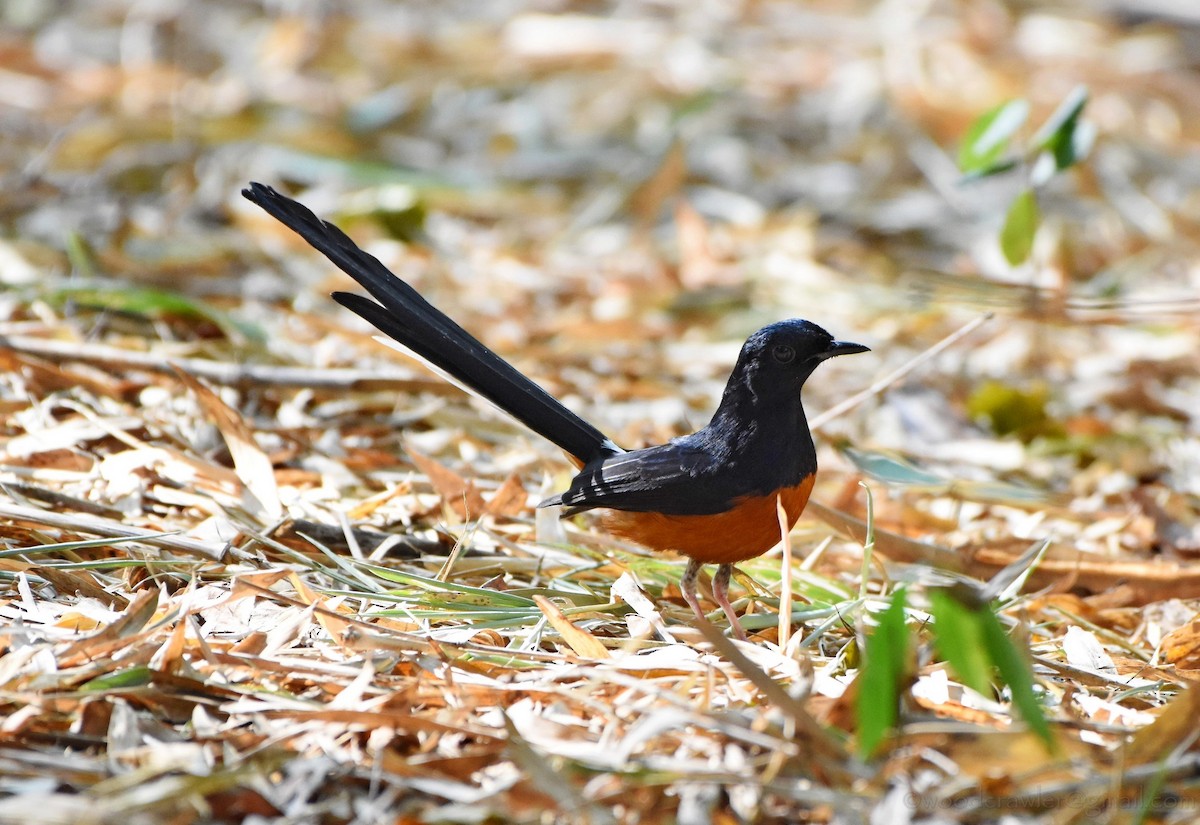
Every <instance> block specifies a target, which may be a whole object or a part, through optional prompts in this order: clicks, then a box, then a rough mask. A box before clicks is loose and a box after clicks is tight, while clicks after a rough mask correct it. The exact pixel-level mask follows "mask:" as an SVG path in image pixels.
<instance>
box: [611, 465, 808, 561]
mask: <svg viewBox="0 0 1200 825" xmlns="http://www.w3.org/2000/svg"><path fill="white" fill-rule="evenodd" d="M812 487H813V476H811V475H810V476H807V477H806V478H805V479H804V480H803V481H801V482H800V483H799V484H797V485H796V486H795V487H785V488H784V489H783V490H781V491H780V492H779V493H778V494H777V495H778V497H780V498H782V499H783V509H784V510H785V511H786V512H787V523H788V529H791V527H792V525H793V524H795V523H796V519H798V518H800V513H801V512H803V510H804V505H805V504H807V503H808V495H809V493H811V492H812ZM776 497H777V496H776V494H772V495H766V496H746V497H744V498H741V499H738V501H737V503H736V504H735V505H734V506H733V507H732V508H731V509H729V510H727V511H725V512H724V513H715V514H713V515H707V516H664V515H662V514H661V513H629V512H625V511H622V510H605V511H604V515H603V520H602V523H603V524H604V527H605V529H606V530H608V531H609V532H610V533H612V534H613V535H616V536H620V537H621V538H623V539H627V540H629V541H632V542H634V543H636V544H640V545H642V546H643V547H648V548H650V549H651V550H674V551H675V552H677V553H682V554H684V555H685V556H689V557H691V558H693V559H696V560H697V561H700V562H704V563H705V564H733V563H735V562H739V561H745V560H746V559H752V558H754V557H755V556H761V555H762V554H763V553H765V552H767V551H768V550H770V549H771V548H772V547H774V546H775V544H776V543H777V542H778V541H779V539H780V535H779V515H778V513H777V511H776V504H775V502H776Z"/></svg>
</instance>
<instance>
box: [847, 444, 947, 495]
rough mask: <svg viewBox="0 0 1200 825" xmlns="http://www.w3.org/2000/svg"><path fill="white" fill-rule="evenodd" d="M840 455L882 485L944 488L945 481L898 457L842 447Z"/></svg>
mask: <svg viewBox="0 0 1200 825" xmlns="http://www.w3.org/2000/svg"><path fill="white" fill-rule="evenodd" d="M842 454H843V455H845V456H846V458H848V459H850V462H851V463H852V464H854V466H855V467H857V468H858V469H859V470H860V471H861V472H862V473H864V474H866V475H868V476H870V477H871V478H873V479H875V480H876V481H882V482H883V483H884V484H907V485H917V486H922V487H945V486H946V484H947V481H946V479H944V478H942V477H941V476H939V475H937V474H936V473H931V472H929V471H928V470H922V469H921V468H920V467H918V466H916V465H915V464H912V463H910V462H908V461H905V460H904V459H903V458H901V457H900V456H893V455H888V454H887V453H882V452H878V451H875V450H856V449H854V448H853V447H843V448H842Z"/></svg>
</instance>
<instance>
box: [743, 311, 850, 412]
mask: <svg viewBox="0 0 1200 825" xmlns="http://www.w3.org/2000/svg"><path fill="white" fill-rule="evenodd" d="M867 351H869V348H868V347H864V346H863V345H862V344H852V343H850V342H849V341H835V340H833V336H832V335H830V334H829V333H828V332H826V331H825V330H823V329H821V328H820V327H819V326H817V325H816V324H813V323H811V322H809V321H804V320H801V319H799V318H793V319H791V320H788V321H779V322H777V323H774V324H771V325H769V326H765V327H763V328H762V329H760V330H759V331H758V332H756V333H754V334H753V335H751V336H750V337H749V338H748V339H746V343H745V344H743V345H742V352H741V355H739V356H738V362H737V366H736V367H735V368H734V375H733V376H730V381H731V383H732V381H733V378H734V377H735V376H737V375H738V373H743V375H742V377H743V378H744V380H745V383H746V384H747V385H748V386H749V388H750V389H752V390H753V391H755V393H756V394H757V393H765V394H774V393H773V392H772V390H773V389H784V390H789V391H795V392H799V390H800V386H801V385H802V384H803V383H804V381H805V379H807V378H808V376H809V375H811V374H812V371H813V370H814V369H816V368H817V365H818V364H820V363H821V362H822V361H824V360H826V359H828V358H834V357H836V356H838V355H851V354H853V353H856V352H867Z"/></svg>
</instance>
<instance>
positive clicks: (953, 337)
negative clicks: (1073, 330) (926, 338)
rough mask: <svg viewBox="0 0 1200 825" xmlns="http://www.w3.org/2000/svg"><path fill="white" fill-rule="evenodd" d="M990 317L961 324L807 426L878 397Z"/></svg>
mask: <svg viewBox="0 0 1200 825" xmlns="http://www.w3.org/2000/svg"><path fill="white" fill-rule="evenodd" d="M991 317H992V313H991V312H985V313H984V314H983V315H980V316H979V317H978V318H974V319H972V320H971V321H969V322H967V323H966V324H963V325H962V326H961V327H959V328H958V329H957V330H955V331H954V332H952V333H950V334H949V335H947V336H946V337H945V338H943V339H942V340H940V341H938V342H937V343H936V344H934V345H933V346H932V347H930V348H929V349H927V350H925V351H924V352H922V353H920V354H919V355H917V356H915V357H913V358H911V359H909V360H908V361H907V362H905V363H904V364H902V365H900V367H899V368H898V369H896V370H893V371H892V372H890V373H888V374H887V375H885V376H884V377H883V378H880V379H879V380H878V381H876V382H875V383H874V384H872V385H871V386H869V387H867V388H866V389H865V390H863V391H862V392H859V393H855V394H854V395H852V396H850V397H849V398H847V399H846V400H844V401H842V402H841V403H839V404H834V405H833V406H832V407H830V408H829V409H827V410H826V411H825V412H823V413H821V414H820V415H818V416H817V417H816V418H814V419H813V420H812V422H811V423H810V425H809V426H810V427H811V428H812V429H814V430H815V429H817V428H818V427H822V426H824V425H825V424H827V423H828V422H830V421H832V420H833V419H835V418H837V417H838V416H839V415H841V414H842V413H844V412H847V411H848V410H852V409H854V408H855V407H857V406H858V405H859V404H861V403H862V402H864V401H866V400H867V399H868V398H871V397H872V396H875V395H878V394H879V393H881V392H883V391H884V390H886V389H887V388H888V387H890V386H891V385H892V384H895V383H896V382H897V381H899V380H900V379H901V378H903V377H904V376H906V375H908V374H909V373H910V372H912V371H913V370H915V369H916V368H917V367H919V366H921V365H922V364H924V363H925V362H926V361H929V360H930V359H932V358H934V357H935V356H937V355H938V354H939V353H941V352H942V351H943V350H945V349H947V348H949V347H950V346H952V345H953V344H955V343H957V342H958V341H959V340H961V339H962V338H965V337H966V336H968V335H970V334H971V333H972V332H974V331H975V330H976V329H978V328H979V327H980V326H981V325H983V323H984V322H985V321H988V320H990V319H991Z"/></svg>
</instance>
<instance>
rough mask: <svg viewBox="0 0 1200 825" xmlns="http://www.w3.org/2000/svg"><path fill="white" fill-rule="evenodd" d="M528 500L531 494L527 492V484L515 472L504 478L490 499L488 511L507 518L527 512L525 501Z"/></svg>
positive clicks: (492, 514) (493, 514)
mask: <svg viewBox="0 0 1200 825" xmlns="http://www.w3.org/2000/svg"><path fill="white" fill-rule="evenodd" d="M528 500H529V494H528V493H526V492H525V485H523V484H522V483H521V478H520V476H518V475H517V474H516V473H513V474H512V475H510V476H509V477H508V478H506V479H504V483H502V484H501V485H500V488H499V489H498V490H496V492H495V493H493V494H492V497H491V498H490V499H488V503H487V513H488V515H490V516H504V517H507V518H512V517H513V516H519V515H521V513H523V512H525V503H526V502H527V501H528Z"/></svg>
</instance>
